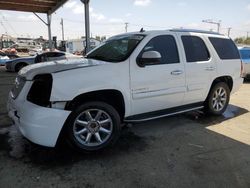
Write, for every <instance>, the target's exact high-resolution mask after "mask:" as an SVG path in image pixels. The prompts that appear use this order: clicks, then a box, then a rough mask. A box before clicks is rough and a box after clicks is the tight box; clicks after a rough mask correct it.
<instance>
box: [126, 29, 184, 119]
mask: <svg viewBox="0 0 250 188" xmlns="http://www.w3.org/2000/svg"><path fill="white" fill-rule="evenodd" d="M176 41H177V40H176V35H173V34H172V33H171V34H165V35H158V36H153V37H148V38H147V39H145V40H144V41H143V43H141V44H140V48H139V50H137V52H136V53H133V55H132V56H131V58H130V77H131V94H132V113H133V114H140V113H145V112H152V111H156V110H161V109H166V108H171V107H175V106H179V105H181V104H182V100H183V97H184V93H185V91H186V86H185V71H184V64H183V62H182V61H181V58H180V56H179V46H178V45H177V42H176ZM137 49H138V48H137ZM145 51H157V52H159V53H160V54H161V60H160V62H159V63H153V62H152V64H150V65H146V66H145V67H140V66H139V65H138V63H137V59H138V58H139V57H141V56H142V54H143V52H145Z"/></svg>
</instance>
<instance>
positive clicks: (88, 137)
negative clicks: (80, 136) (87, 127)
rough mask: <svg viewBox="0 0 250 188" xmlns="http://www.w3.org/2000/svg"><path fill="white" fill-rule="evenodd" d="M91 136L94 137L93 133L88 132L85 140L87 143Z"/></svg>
mask: <svg viewBox="0 0 250 188" xmlns="http://www.w3.org/2000/svg"><path fill="white" fill-rule="evenodd" d="M91 137H92V134H91V133H88V134H87V138H86V140H85V142H86V143H89V142H90V139H91Z"/></svg>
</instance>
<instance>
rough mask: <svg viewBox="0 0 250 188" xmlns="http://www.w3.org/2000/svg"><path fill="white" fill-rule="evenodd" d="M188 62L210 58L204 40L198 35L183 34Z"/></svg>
mask: <svg viewBox="0 0 250 188" xmlns="http://www.w3.org/2000/svg"><path fill="white" fill-rule="evenodd" d="M181 39H182V43H183V45H184V49H185V54H186V60H187V62H196V61H207V60H209V58H210V54H209V52H208V49H207V47H206V45H205V43H204V41H203V40H202V39H201V38H200V37H197V36H182V37H181Z"/></svg>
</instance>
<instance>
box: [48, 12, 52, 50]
mask: <svg viewBox="0 0 250 188" xmlns="http://www.w3.org/2000/svg"><path fill="white" fill-rule="evenodd" d="M47 24H48V37H49V49H50V51H52V37H51V14H47Z"/></svg>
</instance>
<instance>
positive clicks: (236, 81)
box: [231, 77, 243, 94]
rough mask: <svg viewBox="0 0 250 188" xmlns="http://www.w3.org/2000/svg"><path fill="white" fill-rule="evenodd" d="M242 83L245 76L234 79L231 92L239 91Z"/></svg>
mask: <svg viewBox="0 0 250 188" xmlns="http://www.w3.org/2000/svg"><path fill="white" fill-rule="evenodd" d="M242 83H243V78H241V77H239V78H236V79H234V80H233V88H232V91H231V94H233V93H235V92H236V91H238V90H239V89H240V86H241V85H242Z"/></svg>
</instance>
